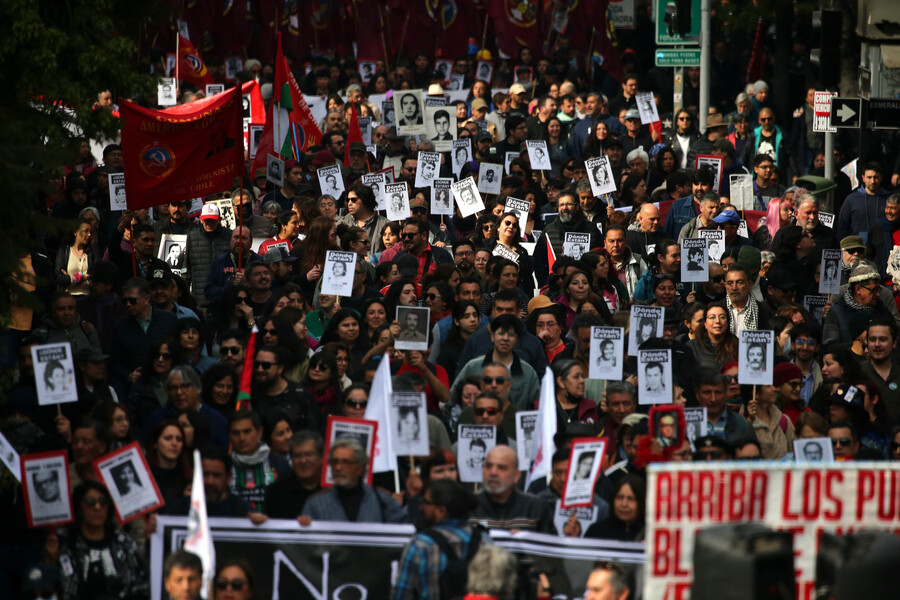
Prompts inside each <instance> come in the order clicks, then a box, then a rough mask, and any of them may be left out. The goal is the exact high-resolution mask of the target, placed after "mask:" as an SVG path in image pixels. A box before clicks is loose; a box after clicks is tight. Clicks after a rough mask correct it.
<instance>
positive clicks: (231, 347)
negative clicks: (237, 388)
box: [219, 329, 247, 381]
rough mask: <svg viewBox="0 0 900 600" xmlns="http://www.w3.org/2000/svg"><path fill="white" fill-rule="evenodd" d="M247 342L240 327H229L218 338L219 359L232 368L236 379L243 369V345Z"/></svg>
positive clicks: (238, 378)
mask: <svg viewBox="0 0 900 600" xmlns="http://www.w3.org/2000/svg"><path fill="white" fill-rule="evenodd" d="M246 344H247V336H246V334H244V332H242V331H241V330H240V329H229V330H228V331H226V332H225V333H224V334H222V337H221V338H220V339H219V354H220V355H221V358H220V359H219V360H220V361H221V362H222V364H225V365H228V366H229V367H231V368H232V369H234V372H235V375H236V376H237V380H238V381H240V378H241V372H242V371H243V369H244V347H245V346H246Z"/></svg>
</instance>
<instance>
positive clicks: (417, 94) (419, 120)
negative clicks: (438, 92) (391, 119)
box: [394, 90, 428, 135]
mask: <svg viewBox="0 0 900 600" xmlns="http://www.w3.org/2000/svg"><path fill="white" fill-rule="evenodd" d="M394 102H395V103H396V104H395V106H396V107H397V108H396V111H397V113H396V115H395V118H396V120H397V133H398V134H399V135H425V134H426V133H428V128H427V127H426V126H425V111H424V110H423V108H424V105H425V102H424V99H423V96H422V90H402V91H395V92H394Z"/></svg>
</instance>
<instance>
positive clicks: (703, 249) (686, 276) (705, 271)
mask: <svg viewBox="0 0 900 600" xmlns="http://www.w3.org/2000/svg"><path fill="white" fill-rule="evenodd" d="M681 281H682V282H684V283H705V282H707V281H709V253H708V252H707V242H706V240H704V239H696V238H684V239H682V240H681Z"/></svg>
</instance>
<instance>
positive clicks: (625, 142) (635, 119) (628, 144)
mask: <svg viewBox="0 0 900 600" xmlns="http://www.w3.org/2000/svg"><path fill="white" fill-rule="evenodd" d="M618 141H619V142H620V143H621V144H622V152H623V153H624V154H626V155H627V154H628V153H629V152H631V151H632V150H636V149H637V148H650V147H652V146H653V140H652V139H650V135H649V134H648V133H646V130H645V129H644V126H643V125H641V113H640V112H639V111H638V109H637V108H629V109H628V110H627V111H625V135H620V136H619V137H618Z"/></svg>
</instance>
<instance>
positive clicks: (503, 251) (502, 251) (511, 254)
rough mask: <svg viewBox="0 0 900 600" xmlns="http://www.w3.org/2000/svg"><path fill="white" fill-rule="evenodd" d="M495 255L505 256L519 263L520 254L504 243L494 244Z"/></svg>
mask: <svg viewBox="0 0 900 600" xmlns="http://www.w3.org/2000/svg"><path fill="white" fill-rule="evenodd" d="M491 254H493V255H494V256H499V257H501V258H505V259H506V260H511V261H513V262H514V263H516V264H518V263H519V255H518V254H517V253H516V251H515V250H513V249H512V248H507V247H506V246H504V245H503V244H497V245H496V246H494V250H493V252H491Z"/></svg>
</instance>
